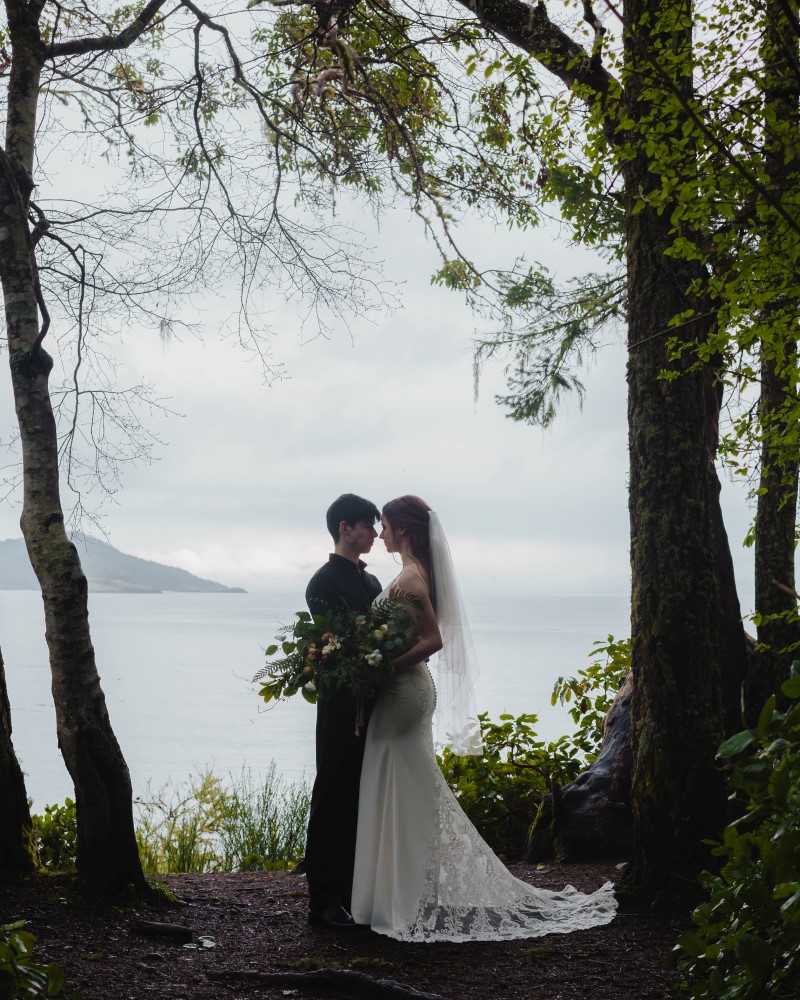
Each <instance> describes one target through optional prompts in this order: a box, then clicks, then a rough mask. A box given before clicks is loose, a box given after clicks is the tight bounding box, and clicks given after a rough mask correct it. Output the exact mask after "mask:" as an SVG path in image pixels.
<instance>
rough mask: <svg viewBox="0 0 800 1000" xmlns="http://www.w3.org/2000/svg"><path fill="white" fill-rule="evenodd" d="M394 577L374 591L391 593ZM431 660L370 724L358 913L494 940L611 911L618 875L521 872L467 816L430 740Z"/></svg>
mask: <svg viewBox="0 0 800 1000" xmlns="http://www.w3.org/2000/svg"><path fill="white" fill-rule="evenodd" d="M391 586H392V584H390V585H389V587H387V588H386V590H384V591H383V593H382V594H381V595H380V596H379V597H378V598H377V600H381V598H384V597H386V596H387V595H388V593H389V590H390V588H391ZM435 705H436V690H435V688H434V684H433V679H432V677H431V674H430V672H429V670H428V666H427V663H420V664H418V665H417V666H415V667H413V668H411V669H410V670H408V671H404V672H402V673H400V674H398V675H397V676H395V677H394V678H393V679H392V680H391V681H390V682H387V683H386V685H385V686H384V687H383V688H382V689H381V692H380V694H379V696H378V699H377V701H376V703H375V707H374V709H373V711H372V715H371V717H370V721H369V727H368V729H367V742H366V747H365V751H364V764H363V767H362V771H361V790H360V793H359V811H358V835H357V839H356V857H355V875H354V879H353V895H352V907H351V910H352V914H353V919H354V920H355V921H356V922H357V923H359V924H369V925H370V926H371V927H372V929H373V930H374V931H377V932H378V933H380V934H386V935H388V936H389V937H392V938H396V939H397V940H398V941H425V942H431V941H495V940H507V939H513V938H533V937H540V936H542V935H545V934H558V933H560V934H565V933H569V932H570V931H575V930H581V929H583V928H586V927H596V926H599V925H601V924H607V923H609V921H611V920H612V919H613V917H614V913H615V911H616V900H615V898H614V892H613V885H612V883H610V882H607V883H606V884H605V885H604V886H603V887H602V888H600V889H598V890H597V891H596V892H594V893H591V894H589V895H585V894H583V893H580V892H578V891H577V890H576V889H574V888H573V887H572V886H567V887H566V888H565V889H563V890H562V891H560V892H551V891H548V890H546V889H536V888H534V887H533V886H530V885H527V884H526V883H525V882H521V881H520V880H519V879H517V878H515V877H514V876H513V875H512V874H511V873H510V872H509V871H508V869H507V868H506V867H505V865H504V864H503V862H502V861H500V859H499V858H498V857H497V856H496V855H495V854H494V853H493V852H492V850H491V848H490V847H489V846H488V844H486V843H485V842H484V840H483V839H482V838H481V836H480V834H479V833H478V831H477V830H476V829H475V827H474V826H473V825H472V823H471V822H470V821H469V820H468V819H467V816H466V814H465V813H464V811H463V810H462V808H461V806H460V805H459V804H458V801H457V800H456V798H455V796H454V795H453V793H452V792H451V791H450V788H449V786H448V785H447V782H446V781H445V780H444V777H443V776H442V773H441V771H440V770H439V765H438V764H437V762H436V756H435V753H434V746H433V731H432V718H433V711H434V708H435Z"/></svg>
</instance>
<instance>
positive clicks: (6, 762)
mask: <svg viewBox="0 0 800 1000" xmlns="http://www.w3.org/2000/svg"><path fill="white" fill-rule="evenodd" d="M0 803H2V808H0V879H3V878H5V877H6V876H8V875H18V874H24V873H25V872H29V871H32V870H33V860H32V858H31V854H30V851H29V850H28V845H27V839H28V835H29V833H30V829H31V814H30V809H29V808H28V795H27V792H26V791H25V778H24V777H23V774H22V768H21V767H20V766H19V761H18V760H17V756H16V754H15V753H14V744H13V743H12V742H11V710H10V707H9V704H8V693H7V691H6V675H5V670H4V668H3V654H2V652H0Z"/></svg>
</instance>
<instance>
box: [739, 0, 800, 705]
mask: <svg viewBox="0 0 800 1000" xmlns="http://www.w3.org/2000/svg"><path fill="white" fill-rule="evenodd" d="M761 58H762V62H763V65H764V81H765V88H764V117H765V122H766V123H767V127H766V129H765V143H764V146H765V148H764V164H765V168H766V172H767V175H768V177H769V182H770V187H771V190H772V191H773V192H774V193H775V194H776V195H777V196H778V197H780V198H781V199H783V200H785V199H787V198H796V191H797V188H798V183H800V68H799V67H800V45H798V3H797V0H772V2H769V3H767V5H766V7H765V31H764V40H763V44H762V49H761ZM770 223H771V224H770V225H769V226H768V227H767V228H766V233H765V237H764V238H765V240H766V241H767V248H768V252H771V253H772V254H773V255H774V256H775V258H776V259H780V254H781V249H780V243H781V240H783V239H784V238H785V226H784V223H783V220H782V219H780V218H777V217H776V218H773V219H771V220H770ZM796 280H797V276H796V275H795V274H792V275H786V278H785V281H786V287H785V294H784V295H782V296H780V301H781V304H780V305H778V306H775V307H773V308H772V309H770V310H769V311H768V314H767V316H765V322H764V336H763V341H762V347H761V395H760V400H759V423H760V426H761V434H762V442H761V475H760V482H759V496H758V508H757V511H756V530H755V585H756V586H755V590H756V592H755V599H756V612H757V614H758V617H759V624H758V641H759V644H763V646H764V649H763V651H760V652H759V654H758V656H757V657H756V661H755V662H756V669H757V673H756V675H755V676H754V677H752V678H751V683H750V685H749V688H750V701H751V703H752V705H751V709H752V711H753V712H757V711H758V709H759V707H760V705H761V703H762V702H763V701H764V700H765V699H766V698H767V697H769V695H770V694H773V693H775V692H777V691H778V690H779V688H780V685H781V682H782V681H784V680H786V678H787V677H788V675H789V665H790V663H791V661H792V660H794V659H796V658H797V657H798V655H800V653H798V649H797V646H798V644H799V643H800V622H799V621H798V618H797V603H796V599H795V598H794V597H793V596H792V594H791V593H789V592H788V591H790V590H794V589H795V567H794V562H795V532H796V522H797V491H798V443H797V434H798V428H797V420H798V407H797V402H796V397H797V381H798V368H797V339H798V335H799V334H800V303H798V300H797V291H796V286H795V283H796ZM779 584H781V585H782V586H778V585H779ZM784 588H786V589H784Z"/></svg>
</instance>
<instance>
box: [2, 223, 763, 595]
mask: <svg viewBox="0 0 800 1000" xmlns="http://www.w3.org/2000/svg"><path fill="white" fill-rule="evenodd" d="M362 221H363V222H364V226H365V228H366V230H367V232H368V235H369V237H370V239H371V240H372V241H373V242H374V244H375V251H374V256H375V259H376V260H382V261H383V262H384V263H383V265H382V270H383V273H384V275H385V277H386V278H387V279H390V280H392V281H394V282H398V283H399V284H400V296H401V299H402V303H403V305H402V308H401V309H399V310H398V311H395V312H393V313H391V314H388V315H386V314H384V315H382V316H379V317H377V318H376V319H375V320H374V321H373V322H371V323H370V322H367V321H365V320H363V319H359V318H355V319H353V321H352V322H351V323H350V324H349V332H348V331H347V330H345V329H341V330H340V331H339V332H337V333H336V334H334V335H333V336H331V338H330V339H327V340H326V339H321V338H317V339H312V340H309V339H308V338H307V336H304V335H303V333H302V332H301V330H300V312H299V310H298V307H297V306H296V305H294V306H286V305H285V304H284V303H282V302H281V301H280V300H277V301H275V302H274V304H273V309H274V314H273V317H272V320H273V325H274V327H275V330H276V335H275V339H274V344H273V351H274V357H275V360H276V361H278V362H283V363H285V365H286V370H287V374H288V376H289V377H288V378H287V379H286V380H284V381H281V382H278V383H276V384H273V385H272V386H266V385H265V384H264V381H263V378H262V374H261V370H260V368H259V366H258V364H257V363H255V362H254V361H253V360H252V358H250V357H248V356H247V355H246V354H244V353H243V352H242V351H241V350H240V349H238V348H237V347H236V346H235V345H234V344H233V343H232V342H231V341H230V340H227V341H220V339H219V336H218V332H219V328H220V326H221V325H222V322H223V320H224V319H225V318H226V317H227V316H229V315H230V313H232V312H235V310H236V305H237V301H236V296H235V291H234V290H233V289H232V288H230V289H227V290H226V289H221V290H216V289H215V290H210V291H209V293H208V294H207V295H206V296H204V297H200V296H196V297H195V299H194V301H193V306H192V308H191V309H187V318H188V319H195V318H197V319H199V320H201V321H202V322H203V325H204V337H203V340H202V341H199V340H196V339H193V338H192V337H182V338H181V339H179V340H173V341H172V342H171V343H170V344H168V345H166V346H164V345H162V344H161V342H160V339H159V335H158V332H157V331H155V330H143V329H131V330H128V331H127V332H126V334H125V335H124V336H123V338H121V342H120V343H119V345H118V348H117V357H118V358H119V360H120V361H121V363H122V366H123V367H122V369H121V373H120V374H121V376H122V380H123V381H128V382H132V381H135V380H136V379H140V378H144V379H147V380H149V381H152V382H154V383H155V384H156V387H157V391H158V394H159V395H161V396H163V397H167V398H168V405H169V406H170V407H171V408H172V409H174V410H175V411H178V412H179V413H180V414H182V415H183V416H180V417H170V418H166V417H163V416H162V415H159V414H155V415H154V416H153V417H152V419H151V420H150V421H149V426H150V427H151V429H153V430H154V431H155V432H157V434H158V435H159V437H160V438H161V439H162V440H163V441H164V442H165V444H164V446H163V447H161V448H158V449H157V451H156V456H157V458H158V460H157V461H156V462H155V463H153V464H151V465H142V466H139V467H134V468H131V469H129V470H128V471H127V472H126V474H125V476H124V480H123V490H122V491H121V492H120V493H118V494H117V497H116V502H115V503H112V504H110V505H107V506H106V507H105V508H104V516H103V526H104V528H105V531H106V532H107V535H108V540H109V541H110V542H111V543H112V544H113V545H115V546H116V547H117V548H120V549H122V550H123V551H125V552H130V553H132V554H135V555H139V556H143V557H146V558H150V559H155V560H158V561H160V562H166V563H169V564H172V565H177V566H181V567H183V568H185V569H188V570H190V571H191V572H194V573H197V574H200V575H202V576H207V577H210V578H213V579H217V580H220V581H222V582H224V583H227V584H230V585H239V586H243V587H245V588H247V589H249V590H290V589H294V588H295V587H297V588H298V591H299V592H300V591H301V588H302V587H303V586H304V584H305V580H306V579H307V578H308V576H309V575H310V573H311V572H313V570H314V569H315V568H316V567H317V566H318V565H319V564H320V563H321V562H322V561H323V560H324V558H325V556H326V553H327V552H328V551H329V548H330V545H329V539H328V536H327V535H326V531H325V524H324V514H325V510H326V508H327V506H328V504H329V503H330V502H331V500H332V499H334V498H335V497H336V496H337V495H338V494H339V493H342V492H355V493H360V494H362V495H364V496H366V497H368V498H370V499H372V500H374V501H375V502H376V503H377V504H378V505H380V504H382V503H384V502H385V501H387V500H389V499H391V498H392V497H394V496H398V495H400V494H402V493H417V494H419V495H420V496H422V497H424V498H425V499H426V500H427V501H428V502H429V503H430V504H431V505H432V506H433V507H434V508H436V509H437V510H438V511H439V513H440V515H441V516H442V519H443V522H444V524H445V526H446V528H447V530H448V533H449V535H450V537H451V545H452V547H453V550H454V558H455V560H456V563H457V566H458V567H459V569H460V572H461V573H462V575H463V578H464V583H465V588H466V589H467V590H472V591H474V592H480V591H485V590H489V589H490V590H495V591H500V592H509V591H512V590H524V591H529V592H538V593H558V594H576V595H580V594H590V593H616V594H620V593H626V592H627V589H628V579H629V570H628V515H627V507H626V502H627V500H626V476H627V444H626V416H625V414H626V404H625V372H624V364H625V359H624V351H623V349H622V346H621V344H620V343H619V342H618V341H617V340H616V339H615V337H614V336H612V335H609V337H608V338H607V339H608V343H607V346H606V347H605V348H604V349H603V351H602V352H601V353H600V354H599V355H598V357H597V359H596V361H595V362H594V363H593V364H592V366H591V368H590V370H589V371H588V372H587V374H586V384H587V387H588V392H587V397H586V401H585V405H584V407H583V409H582V410H581V408H580V407H579V406H578V403H577V400H574V399H573V400H571V401H569V402H567V404H566V405H565V406H564V408H563V411H562V412H561V413H560V415H559V417H558V418H557V420H556V422H555V424H554V425H553V426H552V427H551V428H550V429H548V430H547V431H542V430H540V429H537V428H531V427H527V426H524V425H520V424H516V423H514V422H512V421H511V420H509V419H507V417H506V416H505V413H504V411H503V409H502V408H501V407H499V406H498V405H497V404H496V403H495V401H494V396H495V393H497V392H502V391H503V389H504V382H503V377H502V371H501V368H500V366H499V365H497V364H492V365H489V366H488V367H487V368H486V369H485V371H484V373H483V376H482V381H481V389H480V396H479V399H478V401H477V403H476V402H475V400H474V398H473V381H472V346H473V341H474V338H475V336H476V333H477V332H479V331H480V330H482V329H485V325H482V321H480V320H477V319H476V318H475V317H473V316H472V315H471V314H470V312H469V311H468V309H467V308H466V307H465V306H464V305H463V303H462V301H461V299H460V298H459V297H458V296H457V295H456V294H455V293H453V292H450V291H447V290H445V289H441V288H438V287H433V286H431V284H430V274H431V273H432V272H433V271H434V270H435V268H436V267H437V257H436V253H435V249H434V247H433V246H431V245H430V244H429V243H428V242H426V241H425V239H424V237H423V235H422V231H421V227H420V225H419V223H418V221H417V220H416V219H414V218H413V217H411V216H409V213H408V212H407V211H405V210H404V209H402V208H399V209H397V210H395V211H394V212H392V213H391V214H390V215H389V216H388V218H387V219H386V220H385V221H384V223H383V225H382V227H381V229H380V231H378V230H377V229H376V228H375V227H374V225H373V224H372V223H371V221H370V220H369V219H366V220H362ZM467 239H468V243H469V242H470V241H471V243H472V245H473V246H477V245H478V244H480V249H481V250H482V251H485V252H486V254H487V256H491V255H492V254H493V253H495V252H496V253H500V252H501V251H502V257H503V259H506V260H508V259H511V257H512V255H513V253H514V252H516V251H517V250H523V249H524V250H525V251H526V253H527V255H528V257H529V259H531V260H543V261H546V262H547V263H548V264H549V265H550V266H551V267H552V268H553V269H554V270H555V272H556V273H557V274H558V275H559V276H560V277H562V278H566V277H569V276H570V275H573V274H576V273H579V272H580V271H581V270H582V269H586V268H587V267H589V266H590V263H591V261H590V258H589V257H588V256H587V255H586V254H584V253H583V252H582V251H581V250H579V249H577V248H574V247H572V248H570V247H568V246H566V245H564V244H563V243H562V242H561V241H560V240H559V238H558V233H557V231H556V229H555V228H552V229H549V230H545V231H543V232H542V231H540V232H536V233H532V234H527V235H524V236H523V235H522V234H517V235H515V236H511V235H509V234H508V233H507V231H506V230H500V231H497V232H495V230H494V229H493V227H491V226H489V225H488V224H483V223H477V222H476V223H473V224H472V225H471V226H470V229H469V233H468V237H467ZM512 240H514V241H515V242H514V243H512ZM0 417H2V420H3V424H4V425H5V426H6V427H8V426H11V424H12V422H13V410H12V404H11V392H10V385H9V379H8V377H7V376H6V377H4V378H3V379H2V380H1V381H0ZM4 437H6V438H7V434H5V435H4ZM11 457H13V456H11ZM11 457H9V460H10V458H11ZM725 493H726V509H727V516H728V525H729V531H730V534H731V540H732V544H733V546H734V550H735V557H736V559H737V563H738V566H739V578H740V586H741V589H742V596H743V598H744V599H745V604H746V603H747V601H748V600H750V598H749V594H750V592H751V589H752V584H751V582H750V581H751V577H752V572H751V569H750V554H749V553H748V552H745V551H742V550H741V549H740V540H741V538H742V537H743V535H744V533H745V528H746V523H747V518H748V516H749V515H748V511H747V509H746V505H745V503H744V500H743V497H742V496H741V493H739V494H738V495H733V488H732V487H726V490H725ZM15 503H16V504H18V499H17V501H14V502H11V503H8V502H7V503H6V504H4V505H2V506H1V507H0V537H1V538H8V537H18V536H19V528H18V518H19V507H18V506H17V505H15ZM370 563H371V565H372V566H373V568H374V569H375V570H376V572H377V573H378V575H379V576H380V577H381V578H382V579H386V578H389V577H390V576H391V575H392V572H393V564H392V562H391V560H390V559H388V558H387V557H386V555H385V554H384V553H383V551H382V546H381V545H376V549H375V552H374V553H373V554H372V555H371V557H370Z"/></svg>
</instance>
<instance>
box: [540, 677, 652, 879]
mask: <svg viewBox="0 0 800 1000" xmlns="http://www.w3.org/2000/svg"><path fill="white" fill-rule="evenodd" d="M632 694H633V677H632V675H631V674H628V676H627V677H626V678H625V682H624V684H623V685H622V687H621V688H620V689H619V691H618V692H617V696H616V697H615V698H614V703H613V704H612V706H611V708H610V709H609V710H608V714H607V715H606V717H605V720H604V721H603V742H602V745H601V747H600V752H599V753H598V755H597V758H596V759H595V761H594V762H593V763H592V764H591V765H590V767H589V768H587V770H586V771H584V772H583V774H581V775H579V776H578V777H577V778H576V779H575V781H573V782H571V783H570V784H569V785H566V786H565V787H564V788H562V789H560V790H557V791H554V793H553V794H551V795H546V796H545V797H544V799H543V800H542V804H541V806H540V807H539V812H538V813H537V815H536V819H535V820H534V822H533V825H532V827H531V832H530V837H529V839H528V849H527V854H526V857H525V860H526V861H529V862H531V863H536V862H538V861H543V860H545V859H546V858H551V857H553V856H555V857H556V858H557V859H558V860H559V861H566V862H570V861H589V860H594V859H597V858H627V857H629V856H630V853H631V849H632V846H633V818H632V816H631V770H632V768H633V748H632V740H631V696H632Z"/></svg>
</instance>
